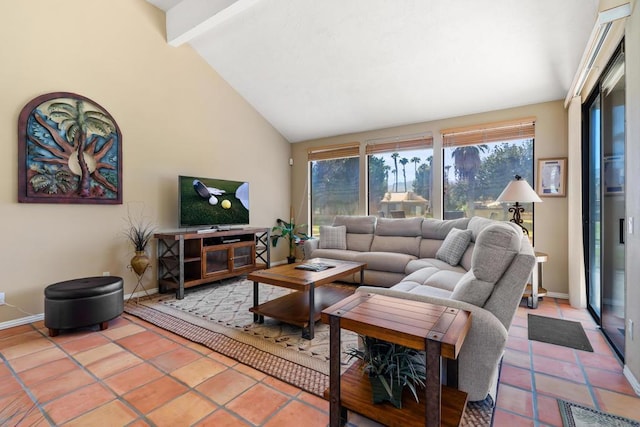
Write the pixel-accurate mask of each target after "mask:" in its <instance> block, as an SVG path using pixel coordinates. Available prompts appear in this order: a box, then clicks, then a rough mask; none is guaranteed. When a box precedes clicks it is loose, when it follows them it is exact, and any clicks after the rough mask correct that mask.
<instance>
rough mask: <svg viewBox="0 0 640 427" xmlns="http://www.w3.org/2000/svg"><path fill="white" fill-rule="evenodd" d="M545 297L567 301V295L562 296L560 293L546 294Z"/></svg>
mask: <svg viewBox="0 0 640 427" xmlns="http://www.w3.org/2000/svg"><path fill="white" fill-rule="evenodd" d="M547 296H548V297H550V298H559V299H569V294H562V293H560V292H547Z"/></svg>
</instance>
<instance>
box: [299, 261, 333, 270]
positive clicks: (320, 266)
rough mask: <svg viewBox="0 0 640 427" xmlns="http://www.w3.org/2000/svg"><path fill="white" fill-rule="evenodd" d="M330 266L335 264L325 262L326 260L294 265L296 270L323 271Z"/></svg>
mask: <svg viewBox="0 0 640 427" xmlns="http://www.w3.org/2000/svg"><path fill="white" fill-rule="evenodd" d="M331 267H335V265H332V264H327V263H326V262H305V263H304V264H300V265H296V268H297V269H298V270H307V271H324V270H326V269H327V268H331Z"/></svg>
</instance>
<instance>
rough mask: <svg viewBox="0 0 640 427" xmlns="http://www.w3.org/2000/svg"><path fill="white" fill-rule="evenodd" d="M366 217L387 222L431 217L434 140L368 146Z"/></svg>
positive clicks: (379, 143)
mask: <svg viewBox="0 0 640 427" xmlns="http://www.w3.org/2000/svg"><path fill="white" fill-rule="evenodd" d="M366 154H367V194H368V200H367V201H368V211H369V215H376V216H379V217H388V218H412V217H433V206H432V203H431V201H432V197H431V195H432V193H431V192H432V188H433V187H432V184H433V139H432V138H431V136H425V135H421V136H420V137H419V138H413V139H409V140H403V141H393V142H378V143H375V142H368V143H367V146H366Z"/></svg>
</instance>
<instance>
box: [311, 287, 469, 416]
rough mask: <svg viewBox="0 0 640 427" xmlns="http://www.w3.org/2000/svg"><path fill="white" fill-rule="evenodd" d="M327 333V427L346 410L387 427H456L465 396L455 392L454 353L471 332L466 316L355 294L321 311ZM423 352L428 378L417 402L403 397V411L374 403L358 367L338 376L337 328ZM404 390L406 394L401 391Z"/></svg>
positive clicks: (430, 306) (441, 308)
mask: <svg viewBox="0 0 640 427" xmlns="http://www.w3.org/2000/svg"><path fill="white" fill-rule="evenodd" d="M321 319H322V321H323V322H324V323H328V324H329V330H330V344H329V345H330V348H329V357H330V361H329V364H330V368H329V372H330V386H329V403H330V426H331V427H338V426H340V425H342V424H343V423H345V422H346V418H347V416H346V415H347V414H346V409H350V410H352V411H354V412H357V413H359V414H361V415H364V416H366V417H368V418H372V419H374V420H376V421H378V422H381V423H383V424H385V425H389V426H407V425H426V426H432V427H433V426H458V425H459V424H460V421H461V419H462V415H463V414H464V410H465V408H466V405H467V393H465V392H463V391H460V390H457V388H456V387H457V361H456V358H457V357H458V353H459V351H460V348H461V347H462V344H463V342H464V340H465V338H466V336H467V333H468V331H469V328H470V327H471V313H470V312H468V311H465V310H459V309H456V308H450V307H446V306H441V305H435V304H429V303H425V302H419V301H412V300H406V299H401V298H393V297H388V296H384V295H376V294H362V293H356V294H354V295H352V296H350V297H348V298H346V299H344V300H342V301H340V302H339V303H337V304H334V305H332V306H331V307H329V308H327V309H325V310H323V311H322V316H321ZM341 328H344V329H348V330H350V331H354V332H356V333H358V334H360V335H366V336H369V337H374V338H378V339H381V340H384V341H388V342H394V343H396V344H400V345H403V346H405V347H409V348H413V349H416V350H425V353H426V369H427V379H426V387H425V390H424V395H423V396H421V397H420V403H417V402H416V401H415V399H414V398H413V396H411V395H410V394H409V393H408V392H407V393H405V395H404V397H403V402H402V404H403V408H402V409H397V408H395V407H394V406H392V405H390V404H388V403H384V404H373V403H371V402H372V399H371V386H370V384H369V381H368V379H367V377H366V376H363V374H362V371H361V370H360V368H359V365H358V364H357V363H356V364H354V365H353V366H351V367H350V368H349V369H348V370H347V371H346V372H345V373H344V374H343V375H342V376H340V329H341ZM441 358H445V359H448V360H449V362H448V366H447V368H448V369H447V385H442V379H441V374H440V363H441ZM405 391H407V390H405Z"/></svg>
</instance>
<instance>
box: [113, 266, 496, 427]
mask: <svg viewBox="0 0 640 427" xmlns="http://www.w3.org/2000/svg"><path fill="white" fill-rule="evenodd" d="M332 286H349V285H338V284H334V285H332ZM288 292H290V291H289V290H288V289H284V288H279V287H276V286H270V285H265V284H260V303H262V302H264V301H268V300H272V299H274V298H277V297H279V296H282V295H285V294H287V293H288ZM251 306H253V282H251V281H249V280H246V279H244V278H241V279H230V280H226V281H222V282H219V283H216V284H212V285H207V286H200V287H198V288H196V289H193V290H187V291H186V292H185V297H184V299H182V300H176V299H175V295H174V294H167V295H153V296H152V297H150V298H147V299H140V301H139V303H138V304H135V303H130V304H126V305H125V312H127V313H129V314H131V315H134V316H136V317H139V318H141V319H144V320H146V321H148V322H150V323H153V324H155V325H157V326H159V327H161V328H163V329H166V330H169V331H171V332H173V333H175V334H177V335H180V336H182V337H184V338H187V339H189V340H191V341H193V342H197V343H200V344H203V345H205V346H207V347H208V348H211V349H212V350H214V351H216V352H218V353H221V354H224V355H225V356H228V357H231V358H233V359H235V360H237V361H239V362H241V363H244V364H246V365H249V366H252V367H254V368H256V369H258V370H260V371H262V372H264V373H266V374H268V375H271V376H273V377H276V378H279V379H281V380H282V381H285V382H287V383H289V384H292V385H295V386H297V387H299V388H302V389H303V390H306V391H308V392H310V393H313V394H315V395H318V396H323V393H324V391H325V390H326V389H327V388H328V387H329V362H328V360H329V327H328V325H325V324H323V323H322V322H318V323H316V325H315V337H314V339H313V340H311V341H310V340H306V339H303V338H302V337H301V329H300V328H299V327H296V326H291V325H287V324H283V323H281V322H278V321H275V320H273V319H269V318H265V322H264V324H254V323H253V313H251V312H250V311H249V308H250V307H251ZM341 343H342V348H343V350H346V349H347V348H349V347H353V346H356V345H357V335H356V334H354V333H353V332H350V331H347V330H343V331H342V334H341ZM342 364H343V369H346V368H347V367H348V366H349V363H348V362H347V359H346V357H345V358H344V359H343V363H342ZM492 414H493V404H492V400H491V398H488V399H487V400H485V401H483V402H473V403H470V404H469V405H468V406H467V410H466V412H465V415H464V418H463V421H462V425H463V426H488V425H490V424H491V418H492Z"/></svg>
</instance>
